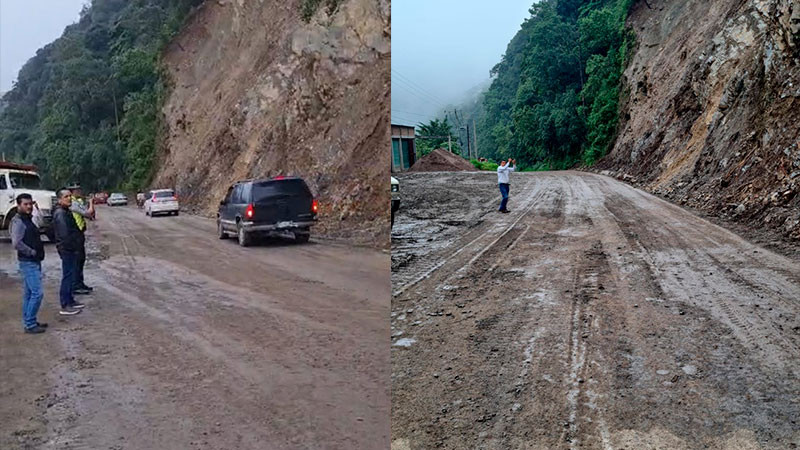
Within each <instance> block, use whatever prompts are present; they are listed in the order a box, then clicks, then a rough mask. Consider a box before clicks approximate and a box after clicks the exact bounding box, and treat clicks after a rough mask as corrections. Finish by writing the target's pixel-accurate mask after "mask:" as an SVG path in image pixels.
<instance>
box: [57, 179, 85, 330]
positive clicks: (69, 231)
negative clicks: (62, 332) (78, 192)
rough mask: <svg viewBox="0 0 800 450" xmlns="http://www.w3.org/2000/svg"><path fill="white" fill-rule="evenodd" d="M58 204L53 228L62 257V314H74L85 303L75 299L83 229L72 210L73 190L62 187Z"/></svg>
mask: <svg viewBox="0 0 800 450" xmlns="http://www.w3.org/2000/svg"><path fill="white" fill-rule="evenodd" d="M56 196H57V197H58V206H57V207H56V210H55V212H53V228H54V230H55V235H56V249H57V250H58V256H60V257H61V289H60V290H59V293H58V294H59V300H60V302H61V311H59V314H61V315H62V316H72V315H75V314H78V313H80V312H81V309H82V308H83V307H84V305H83V304H82V303H80V302H77V301H75V293H74V291H73V290H74V289H75V276H76V274H77V271H78V252H79V251H80V245H81V231H80V230H79V229H78V225H77V224H76V223H75V217H74V216H73V215H72V211H70V207H71V206H72V192H71V191H70V190H69V189H67V188H61V189H59V190H58V192H57V193H56Z"/></svg>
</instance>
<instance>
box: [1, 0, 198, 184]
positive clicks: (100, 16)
mask: <svg viewBox="0 0 800 450" xmlns="http://www.w3.org/2000/svg"><path fill="white" fill-rule="evenodd" d="M202 1H203V0H93V1H92V4H91V6H87V7H85V8H84V9H83V11H82V12H81V16H80V20H79V21H78V22H77V23H75V24H73V25H70V26H68V27H67V28H66V29H65V30H64V33H63V35H62V36H61V37H60V38H58V39H56V40H55V41H54V42H52V43H50V44H48V45H46V46H45V47H44V48H41V49H39V51H38V52H37V53H36V56H34V57H33V58H31V59H30V60H29V61H28V62H27V63H26V64H25V66H23V68H22V70H20V72H19V75H18V78H17V82H16V84H15V85H14V87H13V89H12V90H11V91H9V92H8V93H7V94H6V95H5V96H4V97H3V102H4V103H5V108H4V110H3V111H2V114H0V153H5V154H6V156H7V157H8V158H10V159H12V160H16V161H21V162H29V163H34V164H36V165H38V166H39V167H40V168H41V170H42V172H43V175H44V178H45V181H46V182H47V183H48V184H50V185H58V184H63V183H67V182H69V181H78V182H80V183H81V184H82V185H84V186H86V187H87V188H88V189H91V190H94V189H100V188H104V189H109V188H116V187H124V188H131V189H136V188H140V187H143V186H145V185H146V184H147V183H148V182H149V180H150V178H151V176H152V172H153V163H154V161H155V156H156V148H157V146H158V144H159V132H160V130H161V127H162V123H161V116H160V109H161V105H162V103H163V99H164V92H165V89H166V78H165V76H164V74H163V73H162V70H161V64H160V55H161V51H162V49H163V48H164V46H165V45H166V44H167V42H169V40H170V39H171V38H172V37H173V36H174V35H175V33H177V32H178V30H179V29H180V27H181V26H182V24H183V22H184V20H185V18H186V16H187V15H188V14H189V12H190V11H191V9H192V8H193V7H195V6H197V5H199V4H200V3H202Z"/></svg>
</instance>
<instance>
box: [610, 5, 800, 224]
mask: <svg viewBox="0 0 800 450" xmlns="http://www.w3.org/2000/svg"><path fill="white" fill-rule="evenodd" d="M628 20H629V22H628V23H629V25H630V26H631V28H632V29H633V30H634V31H635V33H636V39H637V44H636V47H635V50H634V53H633V55H632V60H631V63H630V65H629V66H628V68H627V70H626V71H625V74H624V76H625V85H626V88H627V94H626V98H625V100H624V104H623V107H622V108H621V109H622V114H623V118H622V121H621V125H620V130H619V136H618V138H617V141H616V143H615V145H614V147H613V149H612V151H611V152H610V154H609V155H608V156H607V157H606V158H605V159H604V160H603V161H602V162H601V163H600V164H599V166H598V167H599V168H600V169H606V170H608V171H609V172H611V173H612V174H615V175H618V176H620V177H623V178H625V179H627V180H630V181H634V182H636V183H637V184H641V185H643V186H644V187H645V188H647V189H648V190H651V191H653V192H655V193H658V194H661V195H664V196H666V197H668V198H670V199H672V200H673V201H676V202H678V203H682V204H687V205H690V206H693V207H696V208H700V209H702V210H706V211H709V212H711V213H714V214H717V215H721V216H724V217H728V218H733V219H734V220H736V221H741V222H744V223H748V225H749V226H750V227H761V226H766V227H770V228H773V229H774V230H775V231H779V232H780V233H782V234H784V235H785V236H788V237H791V238H793V239H800V208H798V206H800V196H798V195H797V193H798V191H800V0H771V1H770V0H648V1H644V0H640V1H637V2H636V3H635V4H634V6H633V9H632V13H631V15H630V17H629V19H628Z"/></svg>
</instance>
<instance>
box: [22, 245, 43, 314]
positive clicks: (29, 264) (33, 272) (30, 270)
mask: <svg viewBox="0 0 800 450" xmlns="http://www.w3.org/2000/svg"><path fill="white" fill-rule="evenodd" d="M19 272H20V273H21V274H22V326H24V327H25V329H30V328H33V327H35V326H36V323H37V322H36V314H37V313H38V312H39V306H40V305H41V304H42V297H44V292H42V264H41V263H40V262H37V261H20V262H19Z"/></svg>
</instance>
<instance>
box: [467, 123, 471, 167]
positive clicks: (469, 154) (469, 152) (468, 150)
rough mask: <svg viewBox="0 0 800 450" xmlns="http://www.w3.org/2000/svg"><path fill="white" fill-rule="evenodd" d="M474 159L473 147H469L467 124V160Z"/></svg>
mask: <svg viewBox="0 0 800 450" xmlns="http://www.w3.org/2000/svg"><path fill="white" fill-rule="evenodd" d="M471 158H472V147H471V146H470V145H469V124H467V159H471Z"/></svg>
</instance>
